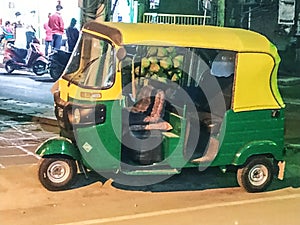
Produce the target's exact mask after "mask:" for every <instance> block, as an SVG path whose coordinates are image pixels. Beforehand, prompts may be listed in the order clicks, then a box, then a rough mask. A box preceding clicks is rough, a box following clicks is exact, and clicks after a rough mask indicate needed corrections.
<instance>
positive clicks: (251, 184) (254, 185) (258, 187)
mask: <svg viewBox="0 0 300 225" xmlns="http://www.w3.org/2000/svg"><path fill="white" fill-rule="evenodd" d="M273 176H274V166H273V163H272V162H271V161H270V160H269V159H267V158H266V157H255V158H251V159H250V160H248V162H247V163H246V165H245V166H244V167H242V168H239V169H238V171H237V181H238V184H239V185H240V186H241V187H243V188H244V189H245V190H246V191H247V192H251V193H253V192H262V191H265V190H266V189H267V188H268V187H269V185H270V184H271V182H272V180H273Z"/></svg>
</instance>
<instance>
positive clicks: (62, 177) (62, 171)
mask: <svg viewBox="0 0 300 225" xmlns="http://www.w3.org/2000/svg"><path fill="white" fill-rule="evenodd" d="M38 177H39V180H40V182H41V184H42V185H43V186H44V187H45V188H46V189H48V190H49V191H60V190H66V189H68V188H70V187H71V186H72V185H73V184H74V182H75V180H76V177H77V166H76V162H75V160H73V159H68V158H42V159H41V161H40V165H39V170H38Z"/></svg>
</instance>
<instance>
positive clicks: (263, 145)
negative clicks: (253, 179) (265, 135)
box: [233, 140, 284, 165]
mask: <svg viewBox="0 0 300 225" xmlns="http://www.w3.org/2000/svg"><path fill="white" fill-rule="evenodd" d="M255 155H265V156H269V157H272V158H274V159H276V160H278V161H281V160H283V156H284V148H283V146H281V145H278V144H276V143H275V142H273V141H269V140H264V141H253V142H250V143H248V144H246V145H245V146H243V147H242V148H241V149H240V150H239V151H238V152H237V153H236V154H235V157H234V160H233V165H243V164H244V163H245V162H246V161H247V159H248V158H250V157H251V156H255Z"/></svg>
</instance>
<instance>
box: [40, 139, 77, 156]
mask: <svg viewBox="0 0 300 225" xmlns="http://www.w3.org/2000/svg"><path fill="white" fill-rule="evenodd" d="M35 153H36V154H38V155H40V156H42V157H44V156H47V155H68V156H70V157H72V158H73V159H75V160H80V159H81V157H80V153H79V150H78V149H77V148H76V146H75V145H74V144H73V143H72V142H71V141H70V140H69V139H67V138H63V137H58V138H51V139H48V140H47V141H45V142H44V143H43V144H41V145H40V146H39V147H38V148H37V150H36V151H35Z"/></svg>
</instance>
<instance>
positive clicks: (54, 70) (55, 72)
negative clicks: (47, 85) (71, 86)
mask: <svg viewBox="0 0 300 225" xmlns="http://www.w3.org/2000/svg"><path fill="white" fill-rule="evenodd" d="M62 72H63V70H62V69H59V68H57V67H50V70H49V73H50V76H51V77H52V79H53V80H54V81H57V80H58V78H59V77H60V75H61V74H62Z"/></svg>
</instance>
